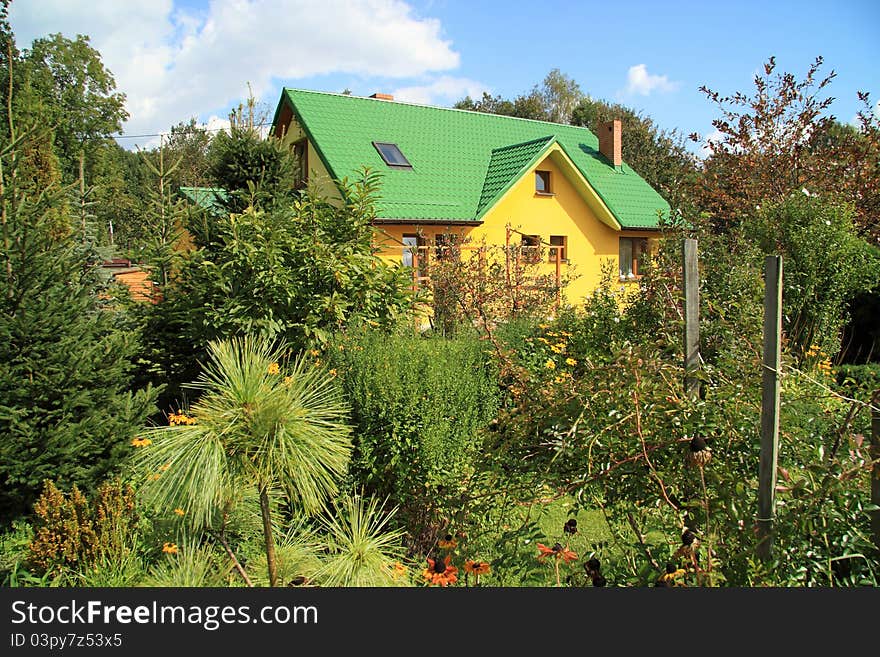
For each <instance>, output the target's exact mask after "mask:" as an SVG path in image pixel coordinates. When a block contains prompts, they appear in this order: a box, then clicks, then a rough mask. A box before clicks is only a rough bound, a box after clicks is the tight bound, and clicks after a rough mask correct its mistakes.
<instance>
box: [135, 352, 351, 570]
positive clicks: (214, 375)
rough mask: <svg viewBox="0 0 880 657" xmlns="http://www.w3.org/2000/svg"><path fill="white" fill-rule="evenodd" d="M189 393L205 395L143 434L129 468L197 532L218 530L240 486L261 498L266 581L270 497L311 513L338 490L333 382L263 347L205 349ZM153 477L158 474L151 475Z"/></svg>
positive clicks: (340, 420)
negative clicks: (286, 362) (135, 467)
mask: <svg viewBox="0 0 880 657" xmlns="http://www.w3.org/2000/svg"><path fill="white" fill-rule="evenodd" d="M209 353H210V362H209V363H208V364H207V366H206V368H205V371H204V373H203V374H202V375H201V376H200V377H199V379H198V381H197V382H196V383H195V384H194V387H195V388H197V389H199V390H201V391H202V392H203V394H202V396H201V397H200V398H199V400H198V401H197V402H195V403H194V404H193V405H192V407H191V408H190V409H189V412H188V415H186V416H175V418H179V417H185V418H186V419H185V420H183V421H182V423H177V422H178V420H174V422H175V424H172V425H171V426H168V427H159V428H156V429H154V430H152V431H150V432H149V433H148V434H147V435H148V436H149V439H148V440H149V441H150V442H151V443H152V444H143V443H142V447H141V448H139V449H138V451H137V452H136V462H137V464H138V467H139V468H140V470H141V472H142V473H143V474H144V475H145V479H146V484H145V485H144V493H145V495H146V497H147V499H149V500H152V501H153V502H154V503H156V504H157V506H158V507H159V508H181V509H182V510H183V511H184V513H185V515H184V517H185V518H187V519H188V520H189V521H190V522H191V523H192V524H193V525H194V526H196V527H205V526H211V525H212V524H215V523H217V522H218V519H219V518H220V517H221V516H222V513H223V511H224V510H225V509H227V508H228V507H229V505H231V504H234V503H236V502H238V501H239V500H240V497H241V494H242V491H243V489H244V487H248V488H255V489H256V491H257V492H258V494H259V500H260V511H261V517H262V522H263V536H264V542H265V551H266V560H267V563H268V571H269V583H270V586H275V585H276V584H277V580H278V570H277V564H276V559H275V542H274V537H273V529H272V512H271V505H270V496H275V495H277V494H278V493H280V492H283V494H284V495H286V496H287V498H288V499H289V501H290V502H291V503H292V504H293V505H294V506H295V507H296V508H297V509H298V510H300V511H303V512H305V513H314V512H316V511H318V510H319V509H321V507H322V505H323V503H324V501H325V500H326V499H327V498H328V497H329V496H330V495H332V494H333V493H335V492H336V489H337V483H336V482H337V480H338V479H339V478H340V477H342V475H343V474H344V473H345V470H346V468H347V466H348V460H349V456H350V452H351V439H350V428H349V427H348V425H347V424H346V422H345V418H346V416H347V414H348V409H347V407H346V405H345V404H344V403H343V402H342V401H341V399H340V398H339V395H338V391H337V388H336V387H335V386H334V384H333V377H332V376H329V375H328V374H327V373H326V372H325V371H323V370H321V369H319V368H317V367H314V365H313V363H311V362H307V361H306V360H305V359H303V358H298V359H295V360H294V361H293V362H292V364H291V365H290V369H289V370H286V369H285V370H282V364H283V361H284V358H285V357H286V354H287V349H286V346H285V345H284V344H283V343H282V344H280V345H279V346H278V347H276V348H273V347H272V346H271V342H270V341H268V340H264V339H255V338H250V337H244V338H240V339H232V340H224V341H217V342H212V343H211V344H210V345H209ZM157 474H158V475H159V476H155V475H157Z"/></svg>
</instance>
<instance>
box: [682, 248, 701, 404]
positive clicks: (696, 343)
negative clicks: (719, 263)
mask: <svg viewBox="0 0 880 657" xmlns="http://www.w3.org/2000/svg"><path fill="white" fill-rule="evenodd" d="M682 256H683V264H682V271H683V285H684V372H685V374H684V388H685V392H686V393H687V395H688V396H689V397H690V398H691V399H696V398H697V397H699V394H700V380H699V378H698V377H697V376H695V373H696V371H697V370H698V369H699V367H700V275H699V268H698V266H697V240H693V239H686V240H685V241H684V247H683V251H682Z"/></svg>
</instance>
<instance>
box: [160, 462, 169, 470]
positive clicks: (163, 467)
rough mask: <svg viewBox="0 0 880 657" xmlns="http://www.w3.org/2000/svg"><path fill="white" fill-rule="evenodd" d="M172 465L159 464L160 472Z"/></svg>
mask: <svg viewBox="0 0 880 657" xmlns="http://www.w3.org/2000/svg"><path fill="white" fill-rule="evenodd" d="M170 467H171V464H170V463H166V464H165V465H162V466H159V472H165V471H166V470H167V469H168V468H170Z"/></svg>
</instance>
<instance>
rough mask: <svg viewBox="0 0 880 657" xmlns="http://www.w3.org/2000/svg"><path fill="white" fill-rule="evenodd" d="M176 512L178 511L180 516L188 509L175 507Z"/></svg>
mask: <svg viewBox="0 0 880 657" xmlns="http://www.w3.org/2000/svg"><path fill="white" fill-rule="evenodd" d="M174 513H176V514H177V515H179V516H182V515H183V514H184V513H186V511H184V510H183V509H181V508H180V507H178V508H176V509H174Z"/></svg>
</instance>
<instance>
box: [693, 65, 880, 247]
mask: <svg viewBox="0 0 880 657" xmlns="http://www.w3.org/2000/svg"><path fill="white" fill-rule="evenodd" d="M822 64H823V60H822V58H821V57H817V58H816V60H815V61H814V62H813V64H812V65H811V66H810V67H809V69H808V70H807V74H806V76H805V77H804V78H803V79H802V80H798V79H797V78H796V77H795V76H794V75H793V74H791V73H776V61H775V59H774V58H773V57H771V58H770V59H769V60H768V61H767V63H766V64H765V65H764V70H763V74H759V75H756V76H755V79H754V83H755V90H754V93H753V94H752V95H747V94H745V93H742V92H737V93H735V94H733V95H732V96H721V95H720V94H719V93H718V92H716V91H712V90H711V89H709V88H707V87H705V86H703V87H701V90H702V91H703V93H705V94H706V96H707V98H708V99H709V100H710V101H711V102H712V103H713V104H715V105H716V107H717V109H718V111H719V112H720V117H719V118H716V119H715V120H714V121H713V122H712V124H713V126H714V127H715V129H716V130H717V131H718V132H719V133H720V134H721V136H720V137H719V138H718V139H713V140H710V142H709V143H708V145H709V146H710V148H711V151H712V152H711V155H710V156H709V158H708V159H707V160H706V162H705V165H704V168H703V173H702V175H701V176H700V178H699V180H698V184H697V188H696V191H695V193H696V195H697V199H698V201H699V203H700V205H701V207H702V208H703V209H704V210H705V211H706V212H707V213H709V215H710V216H711V217H712V218H713V221H714V224H715V226H716V227H718V228H723V229H726V228H729V227H730V226H733V225H736V224H738V223H740V222H742V221H744V220H746V219H748V217H750V216H751V215H752V214H753V213H754V212H755V209H756V207H758V206H760V205H762V204H763V203H767V202H770V203H780V202H782V201H784V200H785V199H786V198H788V197H789V196H790V195H791V194H792V193H794V192H801V190H804V189H806V190H807V192H808V193H810V194H819V195H820V196H823V197H826V198H833V199H836V200H837V201H840V202H843V203H852V204H853V205H854V206H855V209H856V226H857V228H858V229H859V232H860V233H861V234H862V235H863V236H868V237H870V238H872V239H877V238H878V237H880V235H878V228H877V226H878V221H877V212H878V209H880V164H878V161H880V123H878V119H877V117H876V116H875V115H874V112H873V111H872V110H871V108H870V105H869V102H868V95H867V94H866V93H860V94H859V97H860V99H861V101H862V102H863V104H864V109H863V110H862V111H860V112H859V117H858V119H859V125H858V127H857V128H854V129H851V128H847V127H843V126H841V125H840V124H839V123H838V122H837V121H836V119H835V118H834V116H833V115H832V114H830V113H829V108H830V107H831V104H832V102H833V100H834V99H833V98H832V97H830V96H825V94H826V93H827V89H828V87H829V85H830V84H831V82H832V81H833V79H834V78H835V76H836V73H835V72H834V71H831V73H829V74H828V75H824V76H821V75H820V69H821V67H822ZM692 137H693V138H696V139H699V136H698V135H692ZM875 243H876V242H875Z"/></svg>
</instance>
